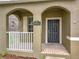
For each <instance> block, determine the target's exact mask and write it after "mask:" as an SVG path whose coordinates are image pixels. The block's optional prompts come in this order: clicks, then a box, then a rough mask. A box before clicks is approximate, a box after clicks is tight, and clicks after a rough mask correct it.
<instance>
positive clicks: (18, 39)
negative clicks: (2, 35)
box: [8, 32, 33, 51]
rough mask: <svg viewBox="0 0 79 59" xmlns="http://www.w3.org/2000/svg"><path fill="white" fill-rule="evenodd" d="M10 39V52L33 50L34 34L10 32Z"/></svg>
mask: <svg viewBox="0 0 79 59" xmlns="http://www.w3.org/2000/svg"><path fill="white" fill-rule="evenodd" d="M8 38H9V47H8V49H9V50H14V51H15V50H18V51H32V50H33V32H8Z"/></svg>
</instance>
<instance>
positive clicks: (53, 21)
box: [42, 6, 70, 51]
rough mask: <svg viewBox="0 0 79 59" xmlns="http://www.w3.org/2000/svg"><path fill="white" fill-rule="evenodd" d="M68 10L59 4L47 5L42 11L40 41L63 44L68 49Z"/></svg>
mask: <svg viewBox="0 0 79 59" xmlns="http://www.w3.org/2000/svg"><path fill="white" fill-rule="evenodd" d="M67 36H70V12H69V11H68V10H67V9H65V8H63V7H59V6H54V7H49V8H47V9H46V10H45V11H44V12H43V13H42V43H46V44H48V43H57V44H63V45H64V46H65V47H66V48H67V49H68V51H70V48H69V47H70V41H69V40H67Z"/></svg>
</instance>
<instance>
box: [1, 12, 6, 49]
mask: <svg viewBox="0 0 79 59" xmlns="http://www.w3.org/2000/svg"><path fill="white" fill-rule="evenodd" d="M6 21H7V20H6V14H5V12H1V13H0V50H5V49H6V47H7V44H6V42H7V37H6Z"/></svg>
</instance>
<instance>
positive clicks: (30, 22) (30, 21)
mask: <svg viewBox="0 0 79 59" xmlns="http://www.w3.org/2000/svg"><path fill="white" fill-rule="evenodd" d="M32 23H33V17H32V16H29V17H28V32H33V24H32Z"/></svg>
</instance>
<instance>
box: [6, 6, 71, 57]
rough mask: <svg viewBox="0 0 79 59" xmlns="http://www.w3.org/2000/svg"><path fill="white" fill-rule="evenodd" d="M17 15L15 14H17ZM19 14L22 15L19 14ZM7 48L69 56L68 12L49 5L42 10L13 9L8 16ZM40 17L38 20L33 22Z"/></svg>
mask: <svg viewBox="0 0 79 59" xmlns="http://www.w3.org/2000/svg"><path fill="white" fill-rule="evenodd" d="M37 15H38V16H39V17H37ZM17 16H18V17H17ZM20 16H21V17H20ZM8 17H9V23H8V32H7V36H8V40H7V41H8V47H7V48H8V50H10V51H14V52H15V53H16V51H19V52H25V53H26V52H28V53H29V52H32V54H34V55H35V54H36V56H38V54H43V55H60V56H69V50H70V49H69V48H70V42H69V41H68V40H67V38H66V37H67V36H69V35H70V14H69V13H68V11H66V10H64V9H63V8H61V7H51V8H48V9H47V10H45V11H44V12H43V13H42V17H41V14H35V15H33V14H32V13H30V12H28V11H26V10H23V9H22V10H19V9H18V10H15V11H14V12H12V13H11V14H10V15H9V16H8ZM34 21H35V22H37V21H39V22H40V24H37V23H36V24H34Z"/></svg>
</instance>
